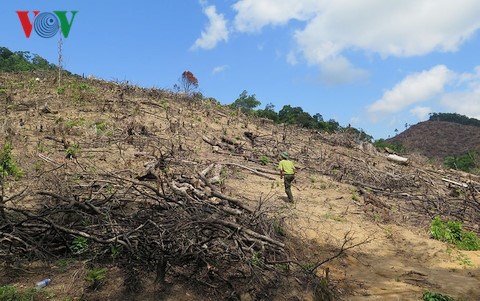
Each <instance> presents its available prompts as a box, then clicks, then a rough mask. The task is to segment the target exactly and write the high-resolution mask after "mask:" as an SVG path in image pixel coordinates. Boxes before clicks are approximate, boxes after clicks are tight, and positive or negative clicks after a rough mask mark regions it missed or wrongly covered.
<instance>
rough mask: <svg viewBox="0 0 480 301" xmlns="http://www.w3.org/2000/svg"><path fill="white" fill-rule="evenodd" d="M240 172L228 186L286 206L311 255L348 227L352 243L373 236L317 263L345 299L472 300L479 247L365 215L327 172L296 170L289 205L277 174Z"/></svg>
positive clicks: (479, 273)
mask: <svg viewBox="0 0 480 301" xmlns="http://www.w3.org/2000/svg"><path fill="white" fill-rule="evenodd" d="M241 178H242V177H239V179H237V180H236V181H234V182H235V183H234V184H232V188H233V187H235V189H239V188H240V187H242V190H243V191H244V192H245V194H246V195H250V194H251V196H252V197H253V196H254V195H258V193H259V191H261V194H262V195H263V196H268V198H269V201H268V203H269V204H270V205H271V206H273V207H276V208H277V210H279V211H283V212H285V211H289V213H290V216H291V217H292V220H290V222H291V225H292V226H293V227H294V228H295V229H296V231H297V232H298V234H299V235H301V236H303V237H304V238H305V239H307V240H308V239H310V240H314V241H316V242H317V243H318V245H317V248H318V250H316V251H315V250H313V251H312V252H316V254H312V255H318V256H319V260H321V259H324V258H328V257H329V256H331V255H332V254H334V252H333V251H334V250H333V249H332V248H334V247H335V246H337V247H338V246H340V245H341V244H342V241H343V237H344V235H345V233H347V232H349V231H350V232H351V233H352V234H353V236H354V237H355V240H354V242H359V241H360V240H362V239H366V238H373V240H372V241H371V242H370V243H368V244H364V245H361V246H359V247H356V248H354V249H351V250H348V251H346V253H345V255H344V256H341V257H339V258H337V259H335V260H333V261H331V262H329V263H327V264H326V265H325V267H328V268H329V269H330V275H331V279H332V281H333V282H334V283H335V285H336V286H337V287H338V289H339V290H340V291H341V292H342V293H343V294H344V296H345V300H349V301H367V300H368V301H370V300H383V301H389V300H392V301H393V300H402V301H409V300H419V298H420V297H421V295H422V294H423V292H425V291H434V292H439V293H442V294H446V295H449V296H452V297H454V298H457V299H459V300H465V301H478V300H480V251H476V252H467V251H458V250H455V249H453V248H452V247H449V246H448V245H447V244H444V243H441V242H438V241H435V240H433V239H430V238H429V236H428V229H414V228H408V227H400V226H398V225H395V224H388V223H383V222H382V221H381V220H375V219H372V218H369V217H368V216H367V215H366V214H365V212H364V206H362V205H361V204H359V202H354V201H353V199H352V196H353V195H354V189H353V187H351V186H348V185H342V184H338V183H336V182H332V181H330V180H329V179H327V178H322V177H317V178H312V177H308V176H303V177H300V178H299V179H298V180H297V185H296V186H297V187H296V188H294V190H293V192H294V195H295V198H296V204H295V205H289V204H287V203H285V202H284V201H283V198H284V192H283V186H282V185H281V182H280V181H276V182H273V184H272V181H269V180H265V179H262V178H258V177H254V176H246V175H245V176H244V177H243V179H241ZM247 179H248V180H247ZM252 182H253V183H252ZM272 187H273V189H272ZM237 191H240V190H237ZM379 219H380V217H379ZM322 246H323V248H322ZM325 246H328V247H325ZM319 272H320V273H323V270H321V271H319Z"/></svg>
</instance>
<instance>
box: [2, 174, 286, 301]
mask: <svg viewBox="0 0 480 301" xmlns="http://www.w3.org/2000/svg"><path fill="white" fill-rule="evenodd" d="M131 176H132V175H129V174H128V172H122V171H119V172H115V173H105V174H89V173H80V172H79V170H76V171H75V172H72V173H70V174H68V173H66V171H65V170H64V169H63V168H59V169H58V170H56V171H53V172H50V173H49V174H48V176H44V177H42V178H41V179H39V181H38V185H37V187H35V189H33V188H27V189H25V190H23V191H22V192H20V193H18V194H16V195H14V196H12V197H10V198H8V199H6V200H5V201H6V202H5V204H0V209H1V211H2V213H3V214H1V215H0V259H1V260H4V261H6V262H13V261H15V260H18V259H20V258H21V257H23V258H28V259H41V260H47V261H49V260H56V259H59V258H62V257H65V256H76V257H79V258H88V259H90V260H91V261H92V262H95V263H98V264H102V263H109V264H112V263H113V264H116V265H117V266H119V267H120V268H122V269H123V270H124V271H125V275H126V276H125V284H128V285H129V286H130V289H131V290H138V289H141V287H142V286H141V279H142V278H144V277H141V276H145V275H142V274H144V273H150V274H151V275H152V276H153V275H154V276H155V277H156V282H157V283H159V285H160V286H161V285H162V284H164V283H165V282H174V281H175V280H182V281H184V282H185V283H189V284H192V285H196V286H201V287H202V288H203V289H204V291H206V292H208V293H209V294H211V295H212V296H215V297H217V298H219V299H220V298H222V299H223V298H226V297H229V296H232V295H238V294H240V293H241V292H245V291H250V294H252V292H253V293H254V294H262V293H264V292H265V291H267V288H268V287H271V286H272V284H274V283H276V282H278V280H279V279H278V278H279V277H281V273H280V272H279V271H277V270H276V269H275V265H273V264H268V262H278V261H282V260H286V259H287V257H288V256H287V252H286V250H285V245H284V243H283V242H282V241H283V240H284V239H285V238H284V237H283V236H282V235H283V233H282V231H279V230H278V229H279V225H278V223H277V222H275V223H274V222H273V221H272V220H270V219H269V218H268V217H267V216H266V214H263V213H262V212H261V210H260V206H259V207H257V208H256V209H251V208H249V207H248V206H247V205H245V204H246V202H244V201H241V200H239V199H235V198H233V197H229V196H226V195H223V194H222V193H220V192H218V191H217V189H216V188H215V187H214V186H213V185H212V184H211V183H209V180H208V179H207V174H205V173H203V174H202V173H198V174H197V175H195V176H190V177H185V176H173V175H168V174H167V172H165V171H159V170H158V169H157V172H156V173H155V174H154V176H155V177H154V178H155V179H154V181H153V182H152V181H140V180H138V179H135V178H133V177H131ZM66 179H71V180H66ZM22 204H23V205H22ZM26 204H29V205H28V206H27V205H26ZM32 204H35V205H34V206H32Z"/></svg>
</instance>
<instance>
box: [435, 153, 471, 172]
mask: <svg viewBox="0 0 480 301" xmlns="http://www.w3.org/2000/svg"><path fill="white" fill-rule="evenodd" d="M478 158H479V154H478V153H477V152H476V151H470V152H468V153H466V154H463V155H461V156H450V157H446V158H445V160H444V161H443V164H444V165H445V166H446V167H448V168H452V169H456V170H462V171H465V172H471V171H473V170H475V168H477V167H478V166H477V163H476V162H477V161H478Z"/></svg>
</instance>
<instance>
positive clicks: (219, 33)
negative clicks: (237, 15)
mask: <svg viewBox="0 0 480 301" xmlns="http://www.w3.org/2000/svg"><path fill="white" fill-rule="evenodd" d="M204 13H205V15H206V16H207V17H208V21H209V23H208V26H207V28H206V30H205V31H202V33H201V37H200V38H198V39H197V40H196V41H195V43H194V44H193V46H192V49H198V48H201V49H212V48H215V46H217V44H218V42H220V41H228V35H229V31H228V29H227V21H226V19H225V17H224V16H223V14H217V9H216V8H215V6H214V5H211V6H207V7H206V8H205V9H204Z"/></svg>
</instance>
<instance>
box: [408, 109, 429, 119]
mask: <svg viewBox="0 0 480 301" xmlns="http://www.w3.org/2000/svg"><path fill="white" fill-rule="evenodd" d="M410 113H411V114H412V115H413V116H415V117H417V118H418V120H426V119H427V117H428V114H429V113H432V109H431V108H429V107H420V106H418V107H415V108H413V109H411V110H410Z"/></svg>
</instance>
